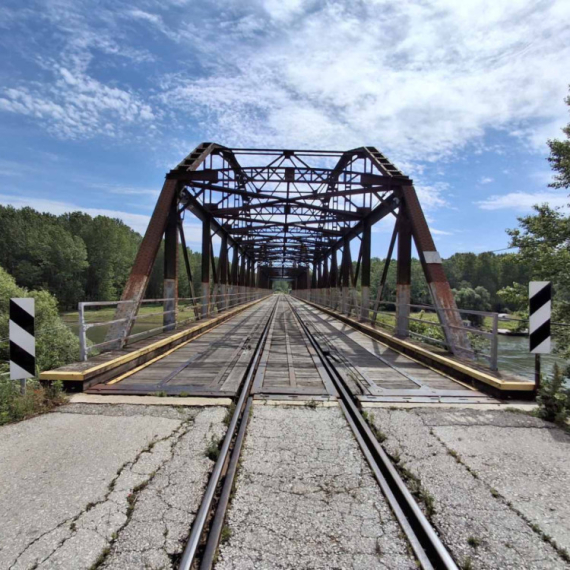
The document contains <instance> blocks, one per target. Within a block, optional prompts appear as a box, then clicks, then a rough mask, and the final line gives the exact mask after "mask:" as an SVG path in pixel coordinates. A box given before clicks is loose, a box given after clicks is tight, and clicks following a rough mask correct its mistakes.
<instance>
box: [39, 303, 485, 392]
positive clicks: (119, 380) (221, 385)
mask: <svg viewBox="0 0 570 570" xmlns="http://www.w3.org/2000/svg"><path fill="white" fill-rule="evenodd" d="M270 319H271V322H270V325H269V330H268V334H267V339H266V342H265V345H264V353H263V357H262V359H261V361H260V364H259V367H258V370H257V371H256V375H255V381H254V385H253V393H254V394H255V396H256V397H257V398H280V399H282V398H301V399H307V398H317V399H327V398H334V397H335V396H336V393H335V390H334V387H333V385H332V383H331V381H330V378H329V377H328V375H327V372H326V370H325V368H324V366H323V363H322V361H321V359H320V358H319V356H318V355H317V353H316V352H315V348H314V347H313V346H312V345H311V342H310V340H309V338H308V336H307V334H306V333H305V332H304V331H303V327H302V326H301V322H302V323H304V325H306V326H307V327H309V328H310V329H311V332H312V334H313V335H314V337H315V338H316V339H318V343H319V345H320V346H322V347H325V350H326V352H327V353H328V355H329V357H330V358H331V359H333V361H334V362H335V366H336V367H337V368H338V369H339V370H342V374H343V377H344V380H345V383H346V385H347V386H348V388H349V389H350V391H351V392H352V393H353V394H354V395H356V396H357V397H358V398H359V399H360V400H361V401H362V402H363V403H364V402H368V403H370V402H401V401H410V402H433V401H437V402H441V401H448V402H458V403H460V402H467V401H468V402H488V401H490V399H489V396H488V395H487V394H484V393H483V392H481V391H479V390H476V389H474V388H473V386H471V385H469V384H468V383H466V382H462V381H460V380H458V379H456V378H453V377H452V376H451V375H449V374H446V373H444V372H442V371H440V370H436V369H435V368H433V367H430V366H427V365H426V364H425V363H422V362H419V361H418V360H416V359H414V358H413V357H410V356H409V355H406V354H403V353H402V352H400V351H398V350H397V349H394V348H391V347H389V346H387V345H386V344H385V343H382V342H380V341H379V340H377V339H374V338H372V337H371V336H370V335H368V334H365V332H363V331H361V330H357V329H356V328H355V327H354V326H351V325H350V324H348V323H346V322H342V321H341V320H339V319H338V318H336V317H335V316H334V315H331V314H329V313H327V312H325V311H323V310H321V309H319V308H317V307H315V306H312V305H310V304H307V303H304V302H302V301H299V300H297V299H294V298H292V297H289V296H284V295H273V296H270V297H268V298H266V299H264V300H262V301H260V302H258V303H253V304H251V305H249V306H247V307H245V308H244V309H243V310H241V311H240V312H236V314H234V315H231V316H230V317H229V318H227V319H226V320H220V322H217V323H211V324H210V327H209V328H208V327H205V328H204V329H203V330H201V331H198V332H197V333H196V334H193V335H192V336H191V337H190V338H188V339H186V340H184V341H183V342H180V343H179V344H178V345H176V346H173V347H167V348H168V349H167V350H163V351H162V352H161V353H159V354H158V355H156V356H153V357H152V358H147V359H144V360H143V361H142V362H140V363H138V361H135V362H134V363H133V364H132V365H131V366H130V367H129V368H128V369H127V370H125V369H124V367H123V368H121V367H117V370H116V373H113V370H112V369H110V370H107V371H106V372H105V374H104V375H103V376H102V377H101V378H102V379H101V380H100V381H96V382H93V381H92V382H91V383H90V384H89V385H86V386H84V389H85V391H87V392H90V393H98V394H153V395H157V394H158V395H179V396H180V395H182V396H184V395H188V396H190V395H192V396H207V397H235V396H236V395H237V394H238V391H239V389H240V385H241V382H242V379H243V378H244V375H245V373H246V371H247V369H248V366H249V362H250V360H251V355H252V353H253V351H254V350H255V348H256V346H257V344H258V342H259V340H260V338H261V335H262V331H263V328H264V326H265V324H266V323H267V322H268V321H269V320H270ZM175 334H180V333H175ZM131 352H132V351H131ZM134 364H136V366H135V365H134ZM49 374H50V375H51V378H53V377H54V375H56V374H57V371H52V372H50V373H49Z"/></svg>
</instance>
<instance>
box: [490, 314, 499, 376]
mask: <svg viewBox="0 0 570 570" xmlns="http://www.w3.org/2000/svg"><path fill="white" fill-rule="evenodd" d="M498 369H499V315H498V313H493V338H492V339H491V370H498Z"/></svg>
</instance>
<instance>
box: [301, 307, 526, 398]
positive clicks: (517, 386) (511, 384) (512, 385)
mask: <svg viewBox="0 0 570 570" xmlns="http://www.w3.org/2000/svg"><path fill="white" fill-rule="evenodd" d="M305 302H307V303H308V304H309V305H312V306H313V307H315V308H317V309H321V310H323V311H324V312H326V313H328V314H330V315H331V316H334V317H337V318H339V320H341V321H342V322H344V323H346V324H348V325H349V326H352V327H353V328H355V329H356V330H359V331H360V332H364V333H365V334H367V335H368V336H372V338H374V340H377V341H378V342H381V341H379V340H378V339H377V338H375V337H374V336H373V335H372V334H371V333H374V335H380V336H381V337H384V338H386V339H390V340H391V341H392V342H395V343H396V344H399V345H400V346H404V347H407V348H409V349H410V350H415V351H416V352H418V353H420V354H423V355H425V356H426V357H428V358H431V359H433V360H436V361H439V362H442V364H446V365H447V366H449V367H451V368H453V369H455V370H457V371H459V372H463V373H464V374H467V375H468V376H472V377H474V378H476V379H477V380H479V381H481V382H484V383H486V384H491V385H492V386H494V387H495V388H498V389H499V390H519V391H525V392H532V391H533V390H534V383H533V382H517V381H513V380H500V379H499V378H494V377H493V376H489V375H488V374H485V373H484V372H481V371H479V370H476V369H475V368H470V367H469V366H467V365H465V364H462V363H460V362H456V361H454V360H450V359H449V358H447V357H445V356H441V355H439V354H434V353H433V352H429V350H426V349H424V348H422V347H420V346H416V345H414V344H411V343H409V342H407V341H405V340H402V339H399V338H396V337H393V336H391V335H389V334H388V333H385V332H384V331H381V330H377V329H374V328H372V327H371V326H369V325H366V324H364V323H357V324H358V326H355V325H354V324H351V322H350V321H352V319H350V318H349V317H346V316H345V315H341V314H340V313H337V312H336V311H332V310H330V309H325V308H324V307H320V306H319V305H316V304H314V303H311V302H309V301H305ZM347 321H348V322H347ZM359 327H362V328H363V329H365V330H364V331H363V330H361V329H360V328H359ZM366 329H367V330H368V331H370V334H369V333H368V332H367V330H366ZM382 344H384V343H382ZM388 348H390V349H392V350H396V352H398V351H397V349H394V348H392V347H391V346H390V345H388ZM400 354H401V353H400ZM403 356H405V357H407V358H411V357H409V356H408V355H407V354H403ZM420 364H422V365H424V366H426V365H425V364H423V363H422V362H420ZM437 372H438V373H439V374H442V372H439V371H437ZM453 380H454V381H455V382H458V380H456V379H455V378H453Z"/></svg>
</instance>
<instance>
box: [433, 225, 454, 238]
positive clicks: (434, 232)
mask: <svg viewBox="0 0 570 570" xmlns="http://www.w3.org/2000/svg"><path fill="white" fill-rule="evenodd" d="M430 231H431V233H432V234H433V235H436V236H452V235H453V232H446V231H444V230H438V229H436V228H433V227H430Z"/></svg>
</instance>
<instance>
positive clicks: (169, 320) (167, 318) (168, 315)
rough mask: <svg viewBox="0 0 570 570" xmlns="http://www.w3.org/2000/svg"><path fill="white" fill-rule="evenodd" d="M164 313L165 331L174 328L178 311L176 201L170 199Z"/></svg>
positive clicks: (166, 234) (165, 238)
mask: <svg viewBox="0 0 570 570" xmlns="http://www.w3.org/2000/svg"><path fill="white" fill-rule="evenodd" d="M163 297H164V299H165V301H164V314H163V317H162V322H163V326H164V330H165V331H166V332H168V331H172V330H174V329H175V328H176V315H177V311H178V203H177V200H172V203H171V204H170V212H169V214H168V220H167V223H166V230H165V232H164V286H163Z"/></svg>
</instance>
